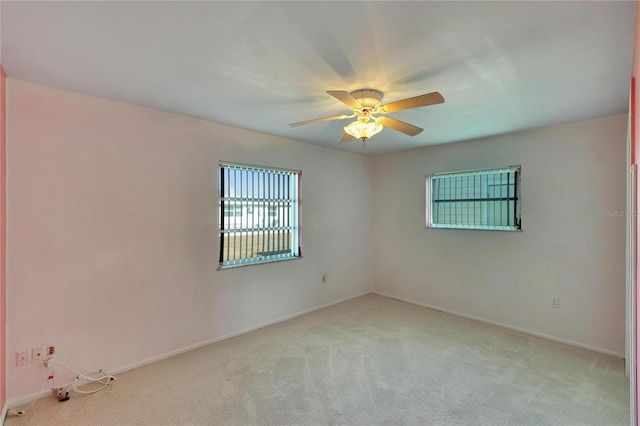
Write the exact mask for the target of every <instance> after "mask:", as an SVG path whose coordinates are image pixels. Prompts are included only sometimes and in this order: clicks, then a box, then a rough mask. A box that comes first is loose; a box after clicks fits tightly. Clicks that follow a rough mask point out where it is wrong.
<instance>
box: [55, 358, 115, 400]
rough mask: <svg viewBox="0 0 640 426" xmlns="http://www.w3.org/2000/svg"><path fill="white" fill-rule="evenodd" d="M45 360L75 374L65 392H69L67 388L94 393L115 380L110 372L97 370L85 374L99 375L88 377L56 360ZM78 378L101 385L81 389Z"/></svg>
mask: <svg viewBox="0 0 640 426" xmlns="http://www.w3.org/2000/svg"><path fill="white" fill-rule="evenodd" d="M45 362H46V363H48V364H50V365H57V366H58V367H62V368H66V369H67V370H69V371H72V372H74V373H76V374H77V376H76V380H75V381H74V382H73V384H72V385H71V386H70V387H69V389H67V392H69V390H71V389H73V390H74V392H77V393H95V392H98V391H101V390H102V389H104V388H106V387H107V386H109V384H110V383H111V381H112V380H116V378H115V377H114V376H112V375H111V374H109V373H107V372H104V371H102V370H100V371H97V372H95V373H87V374H99V375H100V376H99V377H89V376H87V375H86V374H83V373H81V372H79V371H76V370H74V369H73V368H71V367H67V366H66V365H62V364H58V363H57V362H53V361H45ZM43 365H44V364H43ZM80 378H83V379H85V380H88V381H90V382H99V383H102V386H101V387H99V388H97V389H92V390H82V389H80V388H78V382H79V381H80ZM103 380H104V381H103Z"/></svg>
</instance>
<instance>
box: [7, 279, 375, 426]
mask: <svg viewBox="0 0 640 426" xmlns="http://www.w3.org/2000/svg"><path fill="white" fill-rule="evenodd" d="M370 293H371V291H370V290H369V291H366V292H364V293H360V294H356V295H354V296H349V297H346V298H344V299H340V300H336V301H333V302H329V303H325V304H324V305H320V306H315V307H313V308H309V309H305V310H304V311H299V312H296V313H293V314H290V315H285V316H283V317H280V318H277V319H275V320H272V321H267V322H265V323H261V324H258V325H256V326H253V327H249V328H245V329H243V330H240V331H237V332H234V333H229V334H225V335H223V336H220V337H216V338H213V339H209V340H205V341H202V342H200V343H196V344H193V345H189V346H185V347H183V348H180V349H176V350H173V351H170V352H167V353H164V354H162V355H157V356H153V357H151V358H146V359H143V360H142V361H138V362H134V363H132V364H127V365H124V366H121V367H118V368H114V369H105V370H104V371H108V372H109V373H110V374H113V375H116V374H120V373H124V372H125V371H129V370H133V369H134V368H140V367H143V366H145V365H149V364H153V363H154V362H158V361H162V360H165V359H167V358H171V357H174V356H176V355H180V354H183V353H185V352H189V351H193V350H195V349H199V348H202V347H204V346H208V345H211V344H213V343H217V342H220V341H222V340H227V339H231V338H232V337H236V336H240V335H242V334H246V333H249V332H252V331H255V330H258V329H261V328H264V327H268V326H270V325H274V324H278V323H281V322H284V321H287V320H290V319H293V318H296V317H299V316H302V315H306V314H309V313H311V312H314V311H318V310H320V309H324V308H328V307H329V306H333V305H337V304H338V303H342V302H346V301H348V300H351V299H355V298H357V297H360V296H364V295H366V294H370ZM72 384H73V381H70V382H69V383H66V384H64V385H59V386H58V387H60V388H68V387H69V386H71V385H72ZM51 395H52V394H51V389H48V388H47V389H44V390H42V391H40V392H36V393H33V394H31V395H27V396H24V397H21V398H16V399H12V400H11V401H8V402H6V403H5V407H4V411H3V419H4V415H6V412H7V410H8V409H10V408H14V407H17V406H19V405H23V404H26V403H30V402H31V401H33V400H35V399H39V398H42V397H45V396H51ZM72 397H73V396H72ZM2 424H3V423H2V422H0V425H2Z"/></svg>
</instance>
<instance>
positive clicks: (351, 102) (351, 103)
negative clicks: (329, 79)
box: [327, 90, 362, 109]
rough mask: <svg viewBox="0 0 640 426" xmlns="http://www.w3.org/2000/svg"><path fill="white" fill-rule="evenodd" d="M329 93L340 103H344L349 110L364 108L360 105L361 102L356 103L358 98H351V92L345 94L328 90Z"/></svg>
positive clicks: (340, 91)
mask: <svg viewBox="0 0 640 426" xmlns="http://www.w3.org/2000/svg"><path fill="white" fill-rule="evenodd" d="M327 93H328V94H330V95H331V96H333V97H334V98H336V99H337V100H339V101H340V102H342V103H343V104H345V105H346V106H348V107H349V108H357V109H360V108H362V105H360V102H358V101H356V98H354V97H353V96H351V93H349V92H345V91H344V90H328V91H327Z"/></svg>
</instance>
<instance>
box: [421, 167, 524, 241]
mask: <svg viewBox="0 0 640 426" xmlns="http://www.w3.org/2000/svg"><path fill="white" fill-rule="evenodd" d="M505 173H507V174H509V173H514V182H513V188H512V189H513V197H512V196H511V195H510V190H509V189H508V190H507V199H508V200H509V201H507V202H511V203H513V209H514V210H513V216H514V217H513V218H514V221H513V224H512V225H511V224H509V225H504V224H503V225H495V224H493V225H490V224H489V223H488V222H489V220H488V207H487V206H488V203H489V202H490V201H484V200H483V199H484V198H488V194H489V186H490V185H491V184H494V185H495V184H496V183H499V184H505V183H507V184H509V183H511V182H509V179H508V178H505V177H504V174H505ZM488 175H494V176H493V178H492V179H489V180H486V181H481V182H479V184H480V185H481V197H480V198H475V197H476V196H473V197H471V200H469V201H466V200H465V201H462V202H468V203H478V204H476V205H475V206H477V205H479V206H480V207H481V218H479V217H477V216H475V217H476V218H479V219H481V223H480V224H477V223H475V224H469V223H462V222H463V221H456V223H442V222H436V220H435V216H436V215H435V214H434V211H435V208H436V206H435V203H436V202H437V201H436V200H434V199H433V196H432V195H433V194H432V192H433V190H434V185H435V182H436V181H438V180H442V182H451V181H450V179H456V178H460V179H462V178H467V179H469V178H470V177H472V176H488ZM496 175H497V177H496ZM521 176H522V167H521V166H519V165H518V166H510V167H504V168H499V169H483V170H467V171H458V172H447V173H434V174H431V175H427V177H426V182H425V187H426V194H425V195H426V215H425V225H426V226H427V227H428V228H449V229H477V230H487V231H522V217H521V196H520V191H521ZM446 179H449V181H447V180H446ZM454 182H455V183H456V185H457V179H456V180H455V181H454ZM466 188H468V186H467V187H465V189H466ZM474 193H475V191H474ZM438 201H439V202H443V201H441V200H438ZM444 202H447V201H444ZM467 208H468V206H467Z"/></svg>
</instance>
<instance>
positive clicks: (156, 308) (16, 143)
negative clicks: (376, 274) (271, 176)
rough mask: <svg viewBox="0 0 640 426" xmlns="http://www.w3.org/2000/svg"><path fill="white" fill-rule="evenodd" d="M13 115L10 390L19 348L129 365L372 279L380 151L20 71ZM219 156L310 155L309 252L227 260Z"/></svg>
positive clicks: (26, 389) (19, 380)
mask: <svg viewBox="0 0 640 426" xmlns="http://www.w3.org/2000/svg"><path fill="white" fill-rule="evenodd" d="M8 121H9V129H8V130H9V133H8V138H7V143H8V157H9V170H8V198H9V203H8V204H9V205H8V217H9V225H8V245H9V253H8V292H9V295H8V297H9V299H10V300H11V302H10V305H9V309H8V323H9V327H8V341H7V345H8V353H9V354H11V355H12V356H11V360H12V361H11V362H9V368H8V372H7V373H8V389H9V395H8V397H9V400H10V401H11V400H13V401H15V400H16V399H19V398H22V397H25V396H28V395H32V394H34V393H35V392H37V391H38V390H40V386H41V379H40V378H41V374H42V371H41V368H40V367H38V366H36V365H33V366H28V367H20V368H18V367H16V366H15V361H14V359H15V353H16V351H19V350H28V349H31V348H33V347H37V346H38V345H45V344H46V345H55V346H56V350H57V353H56V360H57V361H58V362H60V363H62V364H66V365H69V366H71V367H73V368H75V369H77V370H82V371H94V370H97V369H100V368H102V369H107V370H108V369H112V370H118V369H122V368H127V367H130V366H134V365H139V364H141V363H144V362H148V361H150V360H153V359H157V358H159V357H162V356H164V355H166V354H170V353H174V352H175V351H179V350H182V349H185V348H188V347H191V346H192V345H198V344H201V343H204V342H208V341H211V340H215V339H217V338H220V337H222V336H226V335H230V334H234V333H238V332H241V331H243V330H247V329H251V328H254V327H257V326H260V325H262V324H265V323H268V322H271V321H275V320H278V319H281V318H284V317H287V316H289V315H293V314H296V313H298V312H301V311H304V310H308V309H310V308H314V307H317V306H321V305H323V304H327V303H331V302H335V301H337V300H341V299H344V298H348V297H351V296H355V295H358V294H361V293H365V292H368V291H370V286H371V235H370V233H371V215H370V211H371V203H372V194H371V167H370V159H369V158H366V157H364V156H360V155H354V154H347V153H344V152H340V151H336V150H331V149H326V148H321V147H317V146H314V145H309V144H304V143H299V142H294V141H291V140H286V139H282V138H278V137H272V136H268V135H264V134H258V133H254V132H250V131H244V130H240V129H236V128H232V127H228V126H223V125H218V124H214V123H210V122H205V121H200V120H195V119H191V118H187V117H183V116H178V115H173V114H168V113H164V112H160V111H155V110H150V109H146V108H142V107H137V106H132V105H128V104H123V103H117V102H112V101H108V100H104V99H100V98H95V97H90V96H85V95H80V94H76V93H71V92H67V91H62V90H57V89H52V88H48V87H44V86H38V85H34V84H30V83H25V82H21V81H16V80H9V81H8ZM219 160H225V161H232V162H240V163H248V164H258V165H265V166H274V167H281V168H287V169H297V170H302V226H303V233H302V235H303V237H302V248H303V255H304V258H303V259H299V260H292V261H285V262H278V263H273V264H267V265H259V266H249V267H243V268H236V269H233V270H225V271H217V270H216V267H217V259H218V245H217V241H218V236H217V223H218V218H217V182H216V179H217V165H218V161H219ZM325 273H327V274H329V282H328V283H326V284H323V283H322V281H321V278H322V275H323V274H325ZM56 374H59V375H60V376H61V377H58V379H57V380H58V381H57V383H65V382H67V381H69V380H70V379H71V376H70V375H69V374H66V373H64V371H63V370H59V371H58V372H57V373H56Z"/></svg>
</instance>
